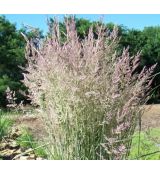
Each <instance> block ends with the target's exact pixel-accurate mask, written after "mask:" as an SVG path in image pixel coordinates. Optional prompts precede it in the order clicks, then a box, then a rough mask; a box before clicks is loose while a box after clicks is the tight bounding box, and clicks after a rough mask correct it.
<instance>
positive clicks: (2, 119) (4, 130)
mask: <svg viewBox="0 0 160 175" xmlns="http://www.w3.org/2000/svg"><path fill="white" fill-rule="evenodd" d="M12 124H13V121H12V120H11V118H10V117H9V116H8V114H7V113H5V112H3V111H0V140H1V139H2V138H3V137H4V136H5V135H7V134H8V132H9V130H10V128H11V126H12Z"/></svg>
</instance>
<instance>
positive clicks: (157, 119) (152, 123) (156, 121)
mask: <svg viewBox="0 0 160 175" xmlns="http://www.w3.org/2000/svg"><path fill="white" fill-rule="evenodd" d="M145 109H146V111H145V113H144V115H143V117H142V127H143V128H148V127H150V128H160V104H155V105H146V106H145Z"/></svg>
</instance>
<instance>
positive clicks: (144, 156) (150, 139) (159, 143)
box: [129, 128, 160, 160]
mask: <svg viewBox="0 0 160 175" xmlns="http://www.w3.org/2000/svg"><path fill="white" fill-rule="evenodd" d="M138 143H139V134H138V132H136V133H135V134H134V137H133V140H132V147H131V152H130V156H129V159H140V160H160V128H152V129H148V130H147V131H142V132H141V134H140V145H139V144H138ZM138 145H139V146H138ZM138 147H139V149H138ZM152 153H153V154H152Z"/></svg>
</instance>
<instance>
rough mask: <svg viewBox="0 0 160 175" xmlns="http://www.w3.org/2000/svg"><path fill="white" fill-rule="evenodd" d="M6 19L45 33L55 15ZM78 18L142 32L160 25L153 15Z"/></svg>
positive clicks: (60, 17)
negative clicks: (49, 20)
mask: <svg viewBox="0 0 160 175" xmlns="http://www.w3.org/2000/svg"><path fill="white" fill-rule="evenodd" d="M5 16H6V18H7V19H8V20H9V21H11V22H12V23H16V26H17V28H18V29H19V28H21V27H22V24H25V25H31V26H33V27H39V28H40V29H41V30H43V31H44V32H46V31H47V24H46V20H47V17H53V16H54V15H45V14H37V15H32V14H29V15H23V14H19V15H18V14H17V15H16V14H13V15H5ZM56 16H58V18H59V19H60V20H61V19H63V15H56ZM76 16H77V17H78V18H81V17H82V18H86V19H89V20H92V21H95V20H99V19H100V18H101V17H102V16H103V19H104V22H106V23H108V22H113V23H115V24H122V25H124V26H126V27H128V28H135V29H140V30H142V29H143V28H144V27H146V26H157V25H160V15H152V14H146V15H145V14H144V15H138V14H133V15H131V14H124V15H122V14H115V15H113V14H106V15H76Z"/></svg>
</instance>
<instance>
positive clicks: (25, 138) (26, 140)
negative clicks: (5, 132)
mask: <svg viewBox="0 0 160 175" xmlns="http://www.w3.org/2000/svg"><path fill="white" fill-rule="evenodd" d="M16 141H17V143H18V144H19V145H20V146H21V147H22V148H32V149H33V150H34V153H35V154H36V155H37V156H40V157H43V158H46V156H47V154H46V152H45V149H44V148H43V147H40V144H39V143H38V142H37V141H35V140H34V138H33V136H32V134H31V133H30V132H29V131H27V130H26V129H23V131H22V134H21V135H20V136H19V137H18V138H17V140H16ZM37 148H38V149H37Z"/></svg>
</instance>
